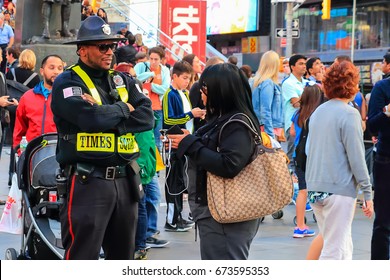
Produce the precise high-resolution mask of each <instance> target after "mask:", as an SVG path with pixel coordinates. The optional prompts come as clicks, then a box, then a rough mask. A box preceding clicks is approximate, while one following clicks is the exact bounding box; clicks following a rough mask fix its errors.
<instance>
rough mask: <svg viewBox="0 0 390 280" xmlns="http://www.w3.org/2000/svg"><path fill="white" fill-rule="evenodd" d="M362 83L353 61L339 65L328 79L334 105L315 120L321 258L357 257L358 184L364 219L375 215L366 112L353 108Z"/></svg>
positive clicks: (311, 144)
mask: <svg viewBox="0 0 390 280" xmlns="http://www.w3.org/2000/svg"><path fill="white" fill-rule="evenodd" d="M358 83H359V70H358V69H357V67H355V66H354V65H353V64H352V63H351V62H349V61H343V62H341V63H338V62H336V63H334V64H333V65H332V66H331V67H330V68H329V69H328V70H327V71H326V73H325V76H324V79H323V88H324V92H325V95H326V96H327V98H328V99H329V101H328V102H325V103H324V104H322V105H321V106H319V107H318V108H317V109H316V110H315V111H314V113H313V114H312V115H311V117H310V124H309V137H308V140H307V145H306V152H307V163H306V183H307V189H308V197H309V200H310V203H311V206H312V208H313V210H314V213H315V215H316V218H317V221H318V228H319V231H320V234H321V235H322V237H323V240H324V244H323V248H322V251H321V255H320V259H346V260H348V259H352V251H353V244H352V236H351V232H352V220H353V217H354V214H355V207H356V197H357V193H358V186H360V190H361V191H362V192H363V195H364V205H363V209H362V210H363V213H364V215H366V216H367V217H369V218H370V217H371V216H372V214H373V202H372V194H371V183H370V177H369V175H368V170H367V166H366V163H365V158H364V145H363V130H362V126H361V119H360V114H359V112H358V111H357V110H356V109H354V108H353V107H351V106H349V105H348V102H350V101H351V100H353V99H354V97H355V95H356V93H357V92H358V91H359V87H358Z"/></svg>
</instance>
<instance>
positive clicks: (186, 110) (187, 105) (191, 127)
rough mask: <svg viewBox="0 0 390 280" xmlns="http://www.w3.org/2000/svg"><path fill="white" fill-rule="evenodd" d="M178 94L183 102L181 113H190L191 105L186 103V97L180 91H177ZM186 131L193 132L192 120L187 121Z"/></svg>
mask: <svg viewBox="0 0 390 280" xmlns="http://www.w3.org/2000/svg"><path fill="white" fill-rule="evenodd" d="M178 92H179V94H180V97H181V100H182V101H183V111H184V113H185V112H189V111H191V104H190V102H189V101H188V99H187V97H186V95H185V94H184V93H183V91H182V90H178ZM186 129H187V130H188V131H189V132H191V133H192V132H193V129H194V119H191V120H189V121H188V122H187V123H186Z"/></svg>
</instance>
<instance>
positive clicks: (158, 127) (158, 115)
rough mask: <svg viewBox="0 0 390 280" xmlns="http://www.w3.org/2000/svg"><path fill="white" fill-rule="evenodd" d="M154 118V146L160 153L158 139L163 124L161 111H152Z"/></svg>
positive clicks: (160, 145) (160, 143) (159, 141)
mask: <svg viewBox="0 0 390 280" xmlns="http://www.w3.org/2000/svg"><path fill="white" fill-rule="evenodd" d="M153 112H154V114H155V117H156V125H155V126H154V141H155V142H156V146H157V148H158V151H159V152H160V153H161V148H162V142H161V139H160V136H161V134H160V130H161V129H162V123H163V111H162V110H154V111H153Z"/></svg>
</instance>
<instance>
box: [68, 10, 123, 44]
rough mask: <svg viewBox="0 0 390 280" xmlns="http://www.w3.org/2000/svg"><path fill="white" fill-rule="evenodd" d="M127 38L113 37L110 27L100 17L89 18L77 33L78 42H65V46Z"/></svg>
mask: <svg viewBox="0 0 390 280" xmlns="http://www.w3.org/2000/svg"><path fill="white" fill-rule="evenodd" d="M123 40H126V38H123V37H120V36H119V35H116V34H115V35H111V28H110V26H109V25H108V24H107V23H106V22H105V21H104V20H103V19H102V18H101V17H98V16H89V17H87V18H86V19H85V20H84V21H83V23H82V24H81V27H80V30H79V32H78V33H77V40H76V41H69V42H65V43H64V44H82V43H83V42H90V41H113V42H117V41H123Z"/></svg>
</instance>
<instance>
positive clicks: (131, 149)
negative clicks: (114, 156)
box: [118, 133, 139, 154]
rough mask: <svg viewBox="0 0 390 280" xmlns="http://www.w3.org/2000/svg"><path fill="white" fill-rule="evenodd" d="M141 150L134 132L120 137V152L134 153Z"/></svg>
mask: <svg viewBox="0 0 390 280" xmlns="http://www.w3.org/2000/svg"><path fill="white" fill-rule="evenodd" d="M137 152H139V148H138V144H137V141H136V140H135V137H134V135H133V134H132V133H128V134H126V135H122V136H120V137H118V153H122V154H133V153H137Z"/></svg>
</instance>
